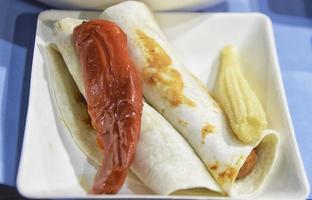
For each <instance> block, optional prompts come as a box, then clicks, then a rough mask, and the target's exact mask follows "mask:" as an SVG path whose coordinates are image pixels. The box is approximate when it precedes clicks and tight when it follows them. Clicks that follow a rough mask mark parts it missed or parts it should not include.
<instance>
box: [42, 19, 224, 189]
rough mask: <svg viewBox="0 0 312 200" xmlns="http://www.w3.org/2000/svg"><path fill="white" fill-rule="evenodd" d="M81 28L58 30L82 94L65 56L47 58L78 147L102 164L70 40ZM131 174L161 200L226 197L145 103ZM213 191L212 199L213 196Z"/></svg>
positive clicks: (71, 23)
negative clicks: (177, 195) (184, 195)
mask: <svg viewBox="0 0 312 200" xmlns="http://www.w3.org/2000/svg"><path fill="white" fill-rule="evenodd" d="M81 23H82V21H81V20H75V19H69V18H67V19H63V20H60V21H58V22H57V23H56V24H55V29H54V33H55V40H56V44H57V47H58V49H59V50H60V52H61V53H62V56H63V58H64V60H65V63H67V67H68V69H69V71H70V74H71V75H72V77H76V79H75V80H76V81H75V82H76V84H77V85H81V86H82V88H80V92H79V90H78V88H77V87H76V85H75V82H74V81H73V80H72V79H71V77H70V74H69V73H68V70H67V67H66V65H65V64H64V61H60V59H61V58H60V56H59V55H58V56H57V55H56V53H53V51H52V50H53V49H51V48H49V47H48V52H50V54H51V55H52V56H50V57H51V60H52V62H51V63H54V65H51V66H50V67H51V72H52V73H51V74H52V80H53V81H52V82H53V86H54V93H55V97H56V100H57V104H58V108H59V110H60V113H61V115H62V119H63V121H64V122H65V124H66V126H67V128H68V130H69V131H70V133H71V134H72V137H73V138H74V140H75V142H76V143H77V145H78V146H79V147H80V148H81V149H82V151H83V152H84V153H85V154H86V155H87V156H88V157H89V158H91V159H92V160H93V161H95V163H97V164H99V163H100V161H101V159H102V156H101V153H100V150H99V148H97V144H96V140H95V137H96V136H95V131H94V130H93V128H92V127H91V124H90V120H84V119H89V118H88V114H87V108H86V104H85V101H84V98H83V96H84V88H83V84H81V83H80V81H82V78H81V77H79V76H81V66H80V64H79V62H78V61H76V60H75V59H77V56H76V55H75V50H74V46H73V44H72V42H71V39H70V38H71V37H72V31H73V28H74V27H75V26H77V25H79V24H81ZM64 37H65V38H64ZM76 96H80V98H77V97H76ZM81 97H82V98H81ZM76 99H78V102H77V100H76ZM80 114H82V115H80ZM130 169H131V170H132V171H133V172H134V173H135V175H136V176H137V177H139V179H140V180H141V181H142V182H143V183H144V184H145V185H146V186H147V187H149V188H150V189H151V190H152V191H153V192H155V193H156V194H161V195H168V194H171V193H173V192H176V191H179V190H186V189H193V188H206V189H209V191H216V192H221V191H222V190H221V189H220V187H219V186H218V184H217V183H215V181H214V180H213V178H212V177H211V175H210V174H209V172H208V171H207V170H206V168H205V166H204V165H203V163H202V162H201V161H200V159H199V158H198V157H197V156H196V154H195V152H194V150H193V149H192V148H191V147H190V146H189V144H188V143H187V142H186V141H185V140H184V138H183V137H182V136H181V135H180V134H179V133H178V132H177V131H176V130H175V129H174V128H173V127H172V126H171V125H170V124H169V123H168V122H167V121H166V120H165V119H164V118H163V117H162V116H161V115H160V114H159V113H158V112H157V111H155V110H154V109H153V108H152V107H150V106H149V105H148V104H146V103H144V107H143V114H142V125H141V134H140V139H139V142H138V146H137V150H136V154H135V158H134V160H133V162H132V165H131V167H130ZM190 174H191V176H190ZM209 191H207V193H208V194H209V193H211V192H209ZM190 192H191V190H190Z"/></svg>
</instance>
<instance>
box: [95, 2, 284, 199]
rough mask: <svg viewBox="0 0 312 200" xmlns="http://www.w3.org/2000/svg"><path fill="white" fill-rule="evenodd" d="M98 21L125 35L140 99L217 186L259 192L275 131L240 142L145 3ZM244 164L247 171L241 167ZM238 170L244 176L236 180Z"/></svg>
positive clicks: (107, 13) (107, 12) (123, 6)
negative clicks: (170, 128)
mask: <svg viewBox="0 0 312 200" xmlns="http://www.w3.org/2000/svg"><path fill="white" fill-rule="evenodd" d="M100 18H102V19H105V20H109V21H113V22H114V23H116V24H117V25H118V26H119V27H120V28H121V29H122V30H123V31H124V32H125V33H126V34H127V38H128V47H129V50H130V53H131V55H132V58H133V61H134V63H135V66H136V67H137V68H138V71H140V72H141V76H142V81H143V83H142V85H143V95H144V97H145V98H146V100H147V101H148V102H149V103H150V104H151V105H152V106H153V107H154V108H155V109H156V110H157V111H158V112H160V113H161V114H162V115H163V116H164V117H165V118H166V119H167V120H168V121H169V122H170V123H171V124H172V125H173V126H174V127H175V128H176V129H177V130H178V131H179V132H180V133H181V134H182V135H183V136H184V138H185V139H186V140H187V141H188V143H189V144H190V145H191V146H192V147H193V149H194V150H195V151H196V153H197V155H198V156H199V157H200V159H201V160H202V162H203V163H204V164H205V166H206V167H207V169H208V170H209V172H210V173H211V175H212V176H213V177H214V179H215V180H216V182H217V183H218V184H219V185H220V186H221V188H222V189H223V190H224V191H225V192H226V193H227V194H228V195H231V196H236V195H240V196H244V195H249V194H252V193H254V192H255V191H256V190H257V189H259V187H260V186H261V185H262V183H263V181H264V180H265V178H266V177H267V175H268V173H269V172H270V169H271V168H272V165H273V163H274V160H275V155H276V149H277V143H278V135H277V133H275V132H274V131H263V132H262V133H261V136H260V138H259V139H258V141H256V142H255V143H253V144H244V143H242V142H241V141H240V140H239V139H238V138H237V136H236V135H234V134H233V133H232V131H231V129H230V127H229V126H228V124H227V121H226V117H225V115H224V113H223V112H222V110H221V108H220V107H219V105H218V103H217V102H216V101H215V100H214V99H213V98H212V97H211V96H210V95H209V93H208V90H207V88H206V86H205V85H204V84H203V83H201V81H199V80H198V79H197V78H196V77H195V76H193V75H192V74H191V73H190V72H189V71H188V70H187V69H185V68H184V67H183V66H182V65H181V63H180V62H179V61H178V59H177V58H176V56H175V54H174V51H173V49H172V48H171V47H170V45H169V43H168V42H167V40H166V38H165V36H164V34H163V33H162V31H161V30H160V28H159V27H158V25H157V23H156V21H155V19H154V17H153V15H152V13H151V11H150V10H149V9H148V8H147V7H146V6H145V5H144V4H142V3H139V2H124V3H120V4H117V5H115V6H112V7H109V8H107V9H106V10H105V11H104V12H103V13H102V14H101V16H100ZM254 149H255V154H256V157H257V159H256V162H250V160H251V161H252V160H255V159H248V160H247V158H250V154H251V152H252V151H253V150H254ZM253 155H254V153H252V154H251V156H252V158H255V157H254V156H253ZM246 160H247V161H246ZM245 161H246V162H245ZM244 163H246V165H248V167H243V168H242V166H243V165H244ZM250 166H252V168H253V169H250V168H251V167H250ZM241 168H242V170H244V173H240V174H241V175H240V177H239V178H237V175H238V173H239V171H240V169H241ZM247 169H248V170H247ZM246 172H248V173H246ZM242 176H245V177H242Z"/></svg>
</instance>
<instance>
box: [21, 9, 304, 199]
mask: <svg viewBox="0 0 312 200" xmlns="http://www.w3.org/2000/svg"><path fill="white" fill-rule="evenodd" d="M99 14H100V13H99V12H78V11H56V10H51V11H45V12H42V13H41V14H40V16H39V18H38V24H37V35H36V42H35V47H34V57H33V66H32V74H31V88H30V96H29V106H28V115H27V122H26V129H25V135H24V144H23V151H22V157H21V162H20V167H19V173H18V180H17V187H18V190H19V192H20V193H21V194H22V195H24V196H26V197H34V198H48V197H49V198H58V197H73V198H75V197H81V198H85V197H88V198H90V197H91V198H92V197H96V196H90V195H88V194H87V193H86V192H85V190H84V189H83V186H85V185H90V184H91V182H92V177H93V174H94V173H95V169H94V167H92V166H91V165H90V164H89V163H88V161H87V159H86V157H85V156H84V154H83V153H81V151H80V150H79V148H78V147H77V146H76V145H75V144H74V142H73V140H72V139H71V137H70V134H69V133H68V132H67V130H65V129H63V126H62V124H61V122H60V121H61V120H60V119H59V118H58V116H57V112H56V109H55V107H54V102H53V95H51V93H50V92H49V91H50V83H49V81H48V80H49V77H48V68H47V67H48V65H47V59H46V51H45V45H46V43H47V42H48V41H53V38H52V35H51V27H52V24H53V22H54V21H55V20H57V19H61V18H64V17H74V18H82V19H84V18H87V19H88V18H96V17H97V16H98V15H99ZM156 18H157V20H158V22H159V24H160V26H161V28H162V29H163V31H164V32H165V34H166V35H167V37H168V39H169V41H170V42H171V44H172V45H173V47H174V49H175V50H176V54H177V55H178V57H180V59H181V61H182V62H184V63H185V65H186V67H188V68H189V69H190V70H191V71H192V72H193V73H194V74H195V75H196V76H198V77H199V78H200V79H201V80H202V81H204V82H205V83H206V84H207V85H208V87H209V88H211V87H212V86H213V84H214V81H215V77H216V72H217V67H218V57H219V52H220V50H221V48H222V47H224V46H225V45H226V44H233V45H236V46H237V47H238V49H239V52H240V54H241V60H242V64H243V71H244V72H245V74H246V77H247V79H248V80H249V82H250V83H251V85H252V87H253V88H254V89H256V91H257V92H258V96H259V98H260V100H261V101H262V103H263V106H264V108H265V110H266V113H267V116H268V118H269V119H268V121H269V128H271V129H275V130H277V131H278V132H279V133H280V136H281V137H280V138H281V145H280V151H279V157H278V161H277V163H276V166H275V168H274V171H273V173H272V174H271V175H270V178H269V181H268V182H267V184H266V185H265V187H263V189H262V191H261V193H260V194H259V195H258V196H257V197H256V198H258V199H279V198H280V199H304V198H306V197H307V195H308V193H309V185H308V181H307V177H306V174H305V171H304V167H303V164H302V160H301V157H300V154H299V151H298V147H297V144H296V139H295V134H294V130H293V126H292V122H291V119H290V115H289V111H288V107H287V102H286V98H285V92H284V87H283V84H282V80H281V74H280V69H279V65H278V60H277V56H276V50H275V46H274V39H273V32H272V26H271V22H270V20H269V19H268V18H267V17H266V16H264V15H261V14H257V13H249V14H225V13H218V14H207V13H158V14H156ZM90 177H91V178H90ZM138 189H139V190H138ZM138 191H139V192H138ZM138 193H140V194H138ZM101 197H102V198H105V197H110V198H116V197H123V198H138V197H144V198H166V197H165V196H156V195H152V194H150V193H149V191H148V190H144V191H143V190H141V186H140V185H139V184H137V183H136V182H129V181H128V182H127V183H126V184H125V185H124V186H123V188H122V189H121V191H120V192H119V194H118V195H116V196H109V195H107V196H101ZM175 197H176V196H174V197H172V196H171V197H170V198H175ZM167 198H168V197H167ZM179 198H203V197H190V196H188V197H187V196H179ZM205 198H209V197H205ZM213 198H216V197H213ZM218 198H219V197H218ZM220 198H228V197H220Z"/></svg>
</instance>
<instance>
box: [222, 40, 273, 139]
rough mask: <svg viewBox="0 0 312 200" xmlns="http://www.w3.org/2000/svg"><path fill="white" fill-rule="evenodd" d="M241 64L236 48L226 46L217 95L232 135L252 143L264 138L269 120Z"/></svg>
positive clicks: (223, 52)
mask: <svg viewBox="0 0 312 200" xmlns="http://www.w3.org/2000/svg"><path fill="white" fill-rule="evenodd" d="M239 65H240V63H239V58H238V56H237V53H236V50H235V48H234V47H232V46H226V47H224V49H223V50H222V52H221V70H220V75H219V83H218V84H219V86H218V91H217V93H218V98H219V101H220V103H221V104H222V106H223V109H224V111H225V113H226V115H227V117H228V119H229V121H230V124H231V127H232V130H233V132H234V133H235V134H236V136H237V137H238V138H239V139H240V140H241V141H242V142H244V143H253V142H256V141H257V140H258V139H259V137H260V136H261V134H262V132H263V130H264V129H265V128H266V126H267V121H266V116H265V112H264V110H263V107H262V105H261V103H260V101H259V99H258V98H257V96H256V94H255V93H254V91H253V90H252V89H251V88H250V86H249V84H248V82H247V80H246V79H245V77H244V76H243V74H242V72H241V71H240V66H239Z"/></svg>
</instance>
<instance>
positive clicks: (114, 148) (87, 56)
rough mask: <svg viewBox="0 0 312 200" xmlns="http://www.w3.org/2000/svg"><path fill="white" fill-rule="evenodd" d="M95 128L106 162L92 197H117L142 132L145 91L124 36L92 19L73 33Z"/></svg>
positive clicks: (116, 28)
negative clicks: (103, 195) (103, 194)
mask: <svg viewBox="0 0 312 200" xmlns="http://www.w3.org/2000/svg"><path fill="white" fill-rule="evenodd" d="M73 38H74V43H75V47H76V51H77V53H78V55H79V59H80V63H81V65H82V74H83V81H84V87H85V92H86V100H87V104H88V112H89V115H90V117H91V121H92V126H93V127H94V129H95V130H96V132H97V140H98V144H99V148H101V149H102V151H103V154H104V159H103V161H102V164H101V166H100V168H99V169H98V172H97V175H96V177H95V180H94V185H93V189H92V191H91V193H94V194H102V193H105V194H111V193H117V192H118V191H119V189H120V188H121V186H122V185H123V183H124V181H125V178H126V175H127V171H128V168H129V166H130V164H131V162H132V160H133V157H134V153H135V149H136V145H137V142H138V137H139V133H140V128H141V115H142V106H143V104H142V101H143V96H142V89H141V81H140V78H139V73H138V72H137V71H136V69H135V66H134V64H133V62H132V60H131V57H130V55H129V52H128V47H127V36H126V34H125V33H124V32H123V31H122V30H121V29H120V28H119V27H118V26H117V25H115V24H114V23H112V22H110V21H105V20H91V21H89V22H86V23H83V24H81V25H79V26H77V27H76V28H75V29H74V33H73Z"/></svg>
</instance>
